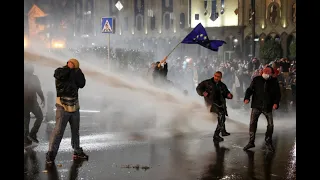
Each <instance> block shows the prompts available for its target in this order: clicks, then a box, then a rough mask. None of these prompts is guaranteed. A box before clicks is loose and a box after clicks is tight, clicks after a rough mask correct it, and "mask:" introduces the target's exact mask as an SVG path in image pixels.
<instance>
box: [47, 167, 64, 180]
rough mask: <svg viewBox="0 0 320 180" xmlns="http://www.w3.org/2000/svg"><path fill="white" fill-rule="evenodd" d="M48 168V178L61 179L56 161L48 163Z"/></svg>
mask: <svg viewBox="0 0 320 180" xmlns="http://www.w3.org/2000/svg"><path fill="white" fill-rule="evenodd" d="M45 170H47V175H48V180H59V179H60V178H59V173H58V169H57V166H56V165H55V163H52V164H46V169H45Z"/></svg>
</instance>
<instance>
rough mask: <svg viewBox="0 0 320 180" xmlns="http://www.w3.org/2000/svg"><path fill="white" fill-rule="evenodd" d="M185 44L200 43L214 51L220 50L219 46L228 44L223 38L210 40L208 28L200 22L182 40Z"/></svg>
mask: <svg viewBox="0 0 320 180" xmlns="http://www.w3.org/2000/svg"><path fill="white" fill-rule="evenodd" d="M181 43H184V44H199V45H200V46H203V47H205V48H208V49H210V50H212V51H218V50H219V47H220V46H222V45H223V44H226V42H225V41H221V40H209V37H208V34H207V32H206V29H205V28H204V27H203V26H202V24H201V23H199V24H198V25H197V26H196V27H195V28H194V29H193V30H192V31H191V32H190V33H189V34H188V35H187V36H186V37H185V38H184V39H183V40H182V41H181Z"/></svg>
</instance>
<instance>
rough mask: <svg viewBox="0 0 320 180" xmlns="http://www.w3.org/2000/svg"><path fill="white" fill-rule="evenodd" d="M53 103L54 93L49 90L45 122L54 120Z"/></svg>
mask: <svg viewBox="0 0 320 180" xmlns="http://www.w3.org/2000/svg"><path fill="white" fill-rule="evenodd" d="M54 105H55V99H54V93H53V92H52V91H49V92H48V93H47V114H46V122H47V123H48V122H50V121H52V120H54V116H55V115H54V110H53V109H54Z"/></svg>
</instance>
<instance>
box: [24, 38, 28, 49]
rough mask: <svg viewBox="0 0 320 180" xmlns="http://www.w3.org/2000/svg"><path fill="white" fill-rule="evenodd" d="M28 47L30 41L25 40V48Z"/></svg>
mask: <svg viewBox="0 0 320 180" xmlns="http://www.w3.org/2000/svg"><path fill="white" fill-rule="evenodd" d="M26 47H28V39H27V38H24V48H26Z"/></svg>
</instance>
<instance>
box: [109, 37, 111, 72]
mask: <svg viewBox="0 0 320 180" xmlns="http://www.w3.org/2000/svg"><path fill="white" fill-rule="evenodd" d="M110 69H111V68H110V33H108V70H109V71H110Z"/></svg>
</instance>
